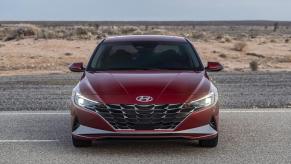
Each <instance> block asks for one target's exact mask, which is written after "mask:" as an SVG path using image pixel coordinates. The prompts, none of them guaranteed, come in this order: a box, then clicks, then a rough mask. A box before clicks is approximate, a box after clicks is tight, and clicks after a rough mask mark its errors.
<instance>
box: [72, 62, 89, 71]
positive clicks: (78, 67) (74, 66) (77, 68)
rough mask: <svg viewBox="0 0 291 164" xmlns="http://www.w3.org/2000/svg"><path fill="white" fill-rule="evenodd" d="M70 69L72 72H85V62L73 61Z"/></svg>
mask: <svg viewBox="0 0 291 164" xmlns="http://www.w3.org/2000/svg"><path fill="white" fill-rule="evenodd" d="M69 69H70V71H72V72H84V71H85V68H84V66H83V63H73V64H71V65H70V66H69Z"/></svg>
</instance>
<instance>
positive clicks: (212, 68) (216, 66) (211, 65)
mask: <svg viewBox="0 0 291 164" xmlns="http://www.w3.org/2000/svg"><path fill="white" fill-rule="evenodd" d="M205 69H206V71H209V72H218V71H221V70H223V66H222V65H221V64H220V63H218V62H208V63H207V67H206V68H205Z"/></svg>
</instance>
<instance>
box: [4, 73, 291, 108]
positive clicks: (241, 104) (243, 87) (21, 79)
mask: <svg viewBox="0 0 291 164" xmlns="http://www.w3.org/2000/svg"><path fill="white" fill-rule="evenodd" d="M211 77H212V78H213V79H214V81H215V83H216V85H217V87H218V89H219V91H220V92H219V93H220V103H221V107H222V108H254V107H258V108H271V107H275V108H279V107H284V108H286V107H288V106H290V105H291V94H290V93H291V92H290V91H291V82H290V81H291V73H290V72H289V73H286V72H277V73H226V72H220V73H212V74H211ZM79 78H80V74H78V73H76V74H63V75H42V76H15V77H0V93H1V97H0V104H1V105H0V111H1V110H7V111H13V110H14V111H19V110H67V109H68V108H67V105H68V100H69V97H70V95H71V90H72V88H73V86H74V85H75V84H76V83H77V82H78V79H79Z"/></svg>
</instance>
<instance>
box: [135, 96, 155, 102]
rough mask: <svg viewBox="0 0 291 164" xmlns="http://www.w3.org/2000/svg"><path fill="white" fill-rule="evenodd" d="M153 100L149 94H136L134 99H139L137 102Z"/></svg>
mask: <svg viewBox="0 0 291 164" xmlns="http://www.w3.org/2000/svg"><path fill="white" fill-rule="evenodd" d="M153 100H154V98H153V97H151V96H138V97H136V101H139V102H150V101H153Z"/></svg>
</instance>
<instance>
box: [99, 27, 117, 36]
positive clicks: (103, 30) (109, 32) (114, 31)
mask: <svg viewBox="0 0 291 164" xmlns="http://www.w3.org/2000/svg"><path fill="white" fill-rule="evenodd" d="M99 30H100V32H101V33H104V34H105V35H119V34H120V33H121V32H120V30H119V28H118V27H116V26H102V28H99Z"/></svg>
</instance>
